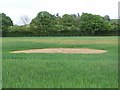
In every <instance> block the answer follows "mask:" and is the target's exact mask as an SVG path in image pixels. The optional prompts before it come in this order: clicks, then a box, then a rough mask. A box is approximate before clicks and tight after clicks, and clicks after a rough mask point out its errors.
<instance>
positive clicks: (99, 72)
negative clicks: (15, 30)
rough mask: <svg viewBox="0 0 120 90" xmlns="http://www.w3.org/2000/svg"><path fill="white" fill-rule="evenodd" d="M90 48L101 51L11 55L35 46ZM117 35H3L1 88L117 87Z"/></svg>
mask: <svg viewBox="0 0 120 90" xmlns="http://www.w3.org/2000/svg"><path fill="white" fill-rule="evenodd" d="M58 47H63V48H64V47H72V48H93V49H102V50H107V52H106V53H102V54H44V53H31V54H23V53H21V54H11V53H10V51H12V50H26V49H35V48H58ZM117 50H118V46H117V37H29V38H28V37H24V38H20V37H18V38H10V37H9V38H3V57H2V58H3V87H4V88H117V87H118V52H117Z"/></svg>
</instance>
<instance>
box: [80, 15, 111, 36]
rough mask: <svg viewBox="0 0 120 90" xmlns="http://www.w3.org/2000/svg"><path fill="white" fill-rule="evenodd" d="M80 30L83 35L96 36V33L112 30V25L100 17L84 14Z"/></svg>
mask: <svg viewBox="0 0 120 90" xmlns="http://www.w3.org/2000/svg"><path fill="white" fill-rule="evenodd" d="M80 20H81V21H80V29H81V31H82V32H83V34H87V35H94V34H95V33H96V32H103V31H109V30H111V27H112V26H111V24H110V23H109V22H107V21H106V20H104V18H103V17H101V16H100V15H92V14H88V13H83V14H82V16H81V18H80Z"/></svg>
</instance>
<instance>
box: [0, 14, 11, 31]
mask: <svg viewBox="0 0 120 90" xmlns="http://www.w3.org/2000/svg"><path fill="white" fill-rule="evenodd" d="M0 17H2V19H1V20H0V23H1V24H0V27H2V30H3V31H7V30H8V29H7V28H8V27H9V26H13V22H12V20H11V18H10V17H9V16H6V14H5V13H1V14H0Z"/></svg>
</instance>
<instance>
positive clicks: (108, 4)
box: [0, 0, 119, 24]
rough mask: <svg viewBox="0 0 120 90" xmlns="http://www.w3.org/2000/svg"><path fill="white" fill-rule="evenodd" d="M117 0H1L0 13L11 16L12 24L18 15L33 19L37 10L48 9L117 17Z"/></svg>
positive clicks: (53, 11) (61, 13) (16, 22)
mask: <svg viewBox="0 0 120 90" xmlns="http://www.w3.org/2000/svg"><path fill="white" fill-rule="evenodd" d="M118 2H119V0H1V1H0V13H2V12H4V13H6V14H7V15H8V16H10V17H11V19H12V20H13V22H14V24H19V22H20V17H21V16H23V15H27V16H28V17H29V18H30V19H33V18H34V17H35V16H36V15H37V13H38V12H40V11H48V12H50V13H51V14H56V13H59V14H60V15H63V14H77V13H80V15H81V14H82V12H87V13H92V14H98V15H101V16H104V15H109V16H110V18H112V19H113V18H118Z"/></svg>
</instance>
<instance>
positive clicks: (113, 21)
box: [110, 19, 118, 23]
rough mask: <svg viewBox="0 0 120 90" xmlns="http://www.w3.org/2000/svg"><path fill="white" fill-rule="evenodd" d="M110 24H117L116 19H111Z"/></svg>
mask: <svg viewBox="0 0 120 90" xmlns="http://www.w3.org/2000/svg"><path fill="white" fill-rule="evenodd" d="M110 22H111V23H118V19H111V20H110Z"/></svg>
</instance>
